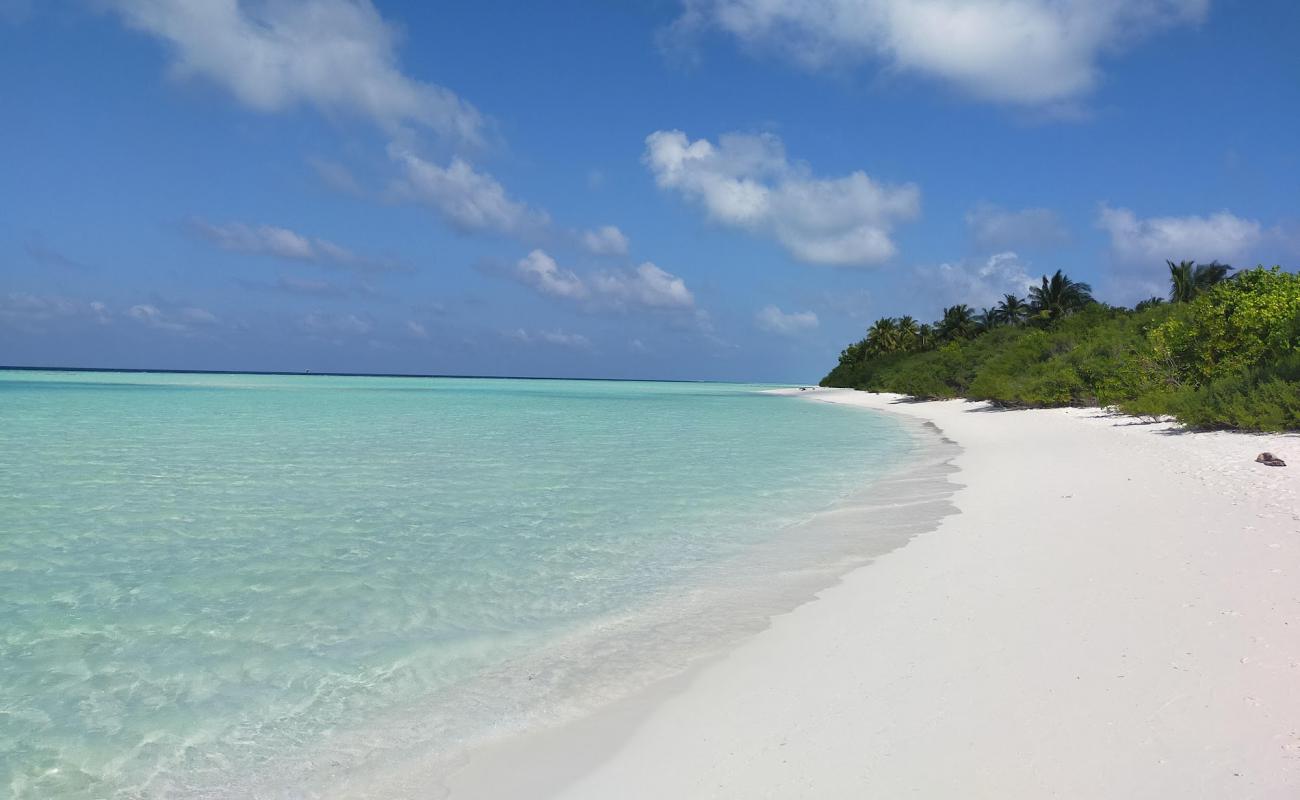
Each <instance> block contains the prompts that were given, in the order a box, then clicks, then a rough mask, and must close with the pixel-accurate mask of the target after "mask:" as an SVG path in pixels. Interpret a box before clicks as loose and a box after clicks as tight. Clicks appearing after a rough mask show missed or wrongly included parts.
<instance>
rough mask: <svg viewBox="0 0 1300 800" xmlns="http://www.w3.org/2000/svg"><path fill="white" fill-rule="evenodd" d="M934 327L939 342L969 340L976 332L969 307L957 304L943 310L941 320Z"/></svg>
mask: <svg viewBox="0 0 1300 800" xmlns="http://www.w3.org/2000/svg"><path fill="white" fill-rule="evenodd" d="M934 327H935V332H936V333H937V334H938V338H939V340H940V341H943V342H951V341H952V340H954V339H969V338H970V337H971V336H974V335H975V332H976V326H975V315H974V314H973V313H971V310H970V306H968V305H966V304H965V303H959V304H957V305H955V306H949V307H947V308H945V309H944V310H943V318H942V319H940V320H939V321H938V322H937V323H935V326H934Z"/></svg>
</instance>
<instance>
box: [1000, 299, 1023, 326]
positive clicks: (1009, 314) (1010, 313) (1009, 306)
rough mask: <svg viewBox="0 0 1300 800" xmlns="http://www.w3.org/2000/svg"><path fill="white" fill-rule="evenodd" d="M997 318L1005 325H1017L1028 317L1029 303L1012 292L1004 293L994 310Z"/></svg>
mask: <svg viewBox="0 0 1300 800" xmlns="http://www.w3.org/2000/svg"><path fill="white" fill-rule="evenodd" d="M996 313H997V315H998V319H999V320H1000V321H1001V322H1002V323H1003V324H1006V325H1019V324H1021V323H1023V322H1024V321H1025V320H1027V319H1029V304H1028V303H1026V302H1025V301H1024V300H1021V299H1020V298H1019V297H1016V296H1015V295H1014V294H1005V295H1003V296H1002V300H1001V301H1000V302H999V303H998V307H997V310H996Z"/></svg>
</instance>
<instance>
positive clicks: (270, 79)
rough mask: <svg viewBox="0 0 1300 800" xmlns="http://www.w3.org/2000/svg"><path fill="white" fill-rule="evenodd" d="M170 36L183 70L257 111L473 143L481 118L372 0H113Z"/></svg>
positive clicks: (144, 25) (175, 61) (174, 64)
mask: <svg viewBox="0 0 1300 800" xmlns="http://www.w3.org/2000/svg"><path fill="white" fill-rule="evenodd" d="M106 2H107V4H108V6H109V7H110V8H112V9H114V10H115V11H116V12H117V14H118V15H119V16H120V17H121V18H122V19H123V20H124V21H125V23H126V24H127V25H128V26H129V27H131V28H134V29H136V30H139V31H142V32H144V33H146V34H149V35H151V36H154V37H156V38H158V39H160V40H162V41H163V42H165V43H166V44H167V45H168V51H169V54H170V56H171V71H172V74H173V75H174V76H176V77H178V78H202V79H205V80H207V81H210V82H212V83H214V84H216V85H218V86H220V87H222V88H224V89H225V90H227V91H229V92H230V93H231V94H233V95H234V96H235V98H237V99H238V100H239V101H240V102H241V103H243V104H244V105H246V106H248V107H250V108H253V109H256V110H258V111H264V112H272V111H281V110H284V109H288V108H292V107H295V106H299V105H308V106H312V107H314V108H316V109H318V110H319V111H322V112H324V113H326V114H329V115H336V114H350V115H355V116H359V117H363V118H367V119H370V120H371V121H373V122H375V123H376V124H378V125H379V126H381V127H382V128H384V129H385V130H387V131H389V132H394V133H395V132H397V131H399V130H401V129H402V128H404V127H409V126H415V127H419V128H422V129H425V130H429V131H432V132H434V133H436V134H437V135H439V136H441V137H443V138H445V139H446V140H448V141H454V142H461V143H475V142H478V141H480V140H481V138H482V129H483V125H484V123H483V118H482V116H481V115H480V114H479V112H478V111H477V110H476V109H475V108H474V107H473V106H471V105H470V104H468V103H466V102H465V101H463V100H461V99H460V98H459V97H457V96H456V94H455V93H454V92H452V91H450V90H448V89H446V88H443V87H441V86H437V85H435V84H431V83H425V82H423V81H418V80H415V79H413V78H410V77H408V76H407V75H405V74H403V72H402V71H401V69H400V68H399V67H398V63H397V52H396V50H397V42H398V38H399V37H398V34H397V32H396V31H395V30H394V29H393V28H392V26H390V25H389V24H388V23H387V22H385V21H384V19H383V17H381V16H380V14H379V12H378V11H376V10H375V7H374V6H373V5H372V4H371V3H370V0H294V1H293V2H290V1H289V0H259V1H257V2H254V1H252V0H201V1H199V0H187V1H186V2H176V1H175V0H106Z"/></svg>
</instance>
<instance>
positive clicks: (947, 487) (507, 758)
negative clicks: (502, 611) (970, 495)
mask: <svg viewBox="0 0 1300 800" xmlns="http://www.w3.org/2000/svg"><path fill="white" fill-rule="evenodd" d="M797 399H804V400H805V401H815V400H816V398H815V397H813V398H806V399H805V398H797ZM862 411H864V412H865V413H868V414H872V413H874V414H884V415H886V416H889V417H890V418H892V419H893V420H895V421H897V422H898V423H899V424H901V425H902V426H904V427H905V428H906V429H907V430H908V432H909V433H910V434H911V435H912V436H913V440H914V442H915V443H916V448H915V450H914V451H913V452H912V453H911V454H910V456H909V458H908V460H907V462H906V465H905V466H903V467H902V468H899V469H897V470H896V471H893V472H891V473H889V474H886V475H883V476H880V477H878V478H876V479H875V480H873V481H872V482H871V483H870V484H868V485H866V486H864V487H862V488H861V489H860V490H858V491H856V492H854V493H853V494H851V495H850V496H848V497H847V498H845V499H844V500H843V501H842V502H840V503H838V504H836V505H835V506H834V507H832V508H829V509H826V510H824V511H822V512H819V513H817V514H816V515H814V516H813V517H811V518H810V519H808V520H807V521H805V522H803V523H801V524H799V525H795V526H791V527H790V528H789V529H787V531H786V532H785V534H784V535H782V536H781V537H779V538H778V539H777V540H774V541H772V542H769V543H765V544H763V545H760V546H758V547H756V548H755V550H754V552H753V553H751V554H749V555H748V556H747V557H746V558H745V559H743V560H742V562H731V563H728V564H724V565H720V566H719V571H720V572H721V571H723V570H726V571H728V572H730V574H731V579H730V580H727V579H724V578H722V577H721V576H720V578H719V582H718V583H717V585H715V586H714V587H713V588H712V590H710V591H707V592H700V593H697V595H698V596H690V597H682V598H677V600H678V602H677V603H675V605H677V606H679V607H678V608H675V609H665V608H662V607H659V608H654V609H643V610H642V612H641V613H640V614H638V615H637V616H638V617H641V618H642V619H641V620H640V621H641V622H643V623H646V622H649V621H650V620H657V622H655V623H654V624H651V625H643V630H641V631H640V633H639V634H637V633H631V634H629V633H628V632H626V631H624V632H615V631H609V632H607V634H608V636H609V638H610V639H611V641H614V640H618V639H621V640H622V642H623V643H625V644H626V643H628V642H633V641H640V640H641V639H642V638H643V637H645V642H642V643H643V644H644V643H646V642H648V643H649V646H650V648H651V651H652V652H650V653H646V652H642V653H639V654H633V658H632V659H630V660H629V661H628V662H627V663H624V662H622V661H620V660H618V659H617V658H611V659H610V661H611V662H612V664H606V665H605V666H603V667H598V668H597V669H596V672H597V674H595V675H592V676H589V677H591V678H592V679H593V681H592V684H591V685H590V686H587V687H584V688H583V689H582V690H581V692H580V694H581V696H582V700H581V702H579V703H576V704H569V705H566V706H565V707H564V708H556V709H552V710H553V711H554V712H556V713H554V715H552V716H547V714H546V713H545V711H544V710H543V712H542V713H540V714H532V715H529V718H528V719H527V720H526V724H524V725H522V726H521V727H517V728H512V729H509V730H502V731H499V732H497V734H496V735H494V736H491V737H489V738H486V739H484V740H481V741H478V742H474V743H473V744H472V745H470V746H469V747H467V748H466V749H463V750H460V751H458V752H456V753H428V752H419V751H410V752H406V753H403V754H401V755H400V756H399V757H397V758H383V759H380V760H377V761H376V762H373V763H371V764H368V765H367V766H366V767H365V768H363V769H360V770H356V769H349V770H347V771H331V770H325V771H324V773H323V774H320V775H317V776H316V778H317V779H319V782H317V781H316V780H313V781H312V785H313V788H312V789H311V790H310V794H311V796H315V797H327V798H344V797H348V798H351V797H372V798H393V797H408V796H422V797H451V798H453V800H456V799H457V798H493V797H500V798H505V797H514V796H529V797H545V796H548V795H550V794H553V793H554V792H556V791H558V790H559V789H561V788H563V787H564V786H565V785H567V784H569V783H571V782H572V781H574V780H577V779H578V778H580V777H581V776H582V775H584V774H586V773H587V772H589V771H590V770H591V769H593V768H595V767H596V766H597V765H598V764H599V763H601V761H602V760H604V758H606V757H607V756H609V755H610V754H612V753H613V752H615V751H616V750H617V749H618V747H620V746H621V745H622V743H623V742H624V741H626V740H627V738H629V737H630V736H631V735H632V733H633V732H634V731H635V730H636V729H637V727H638V726H639V724H640V723H641V722H642V721H643V720H644V719H645V718H646V717H647V716H648V715H649V714H650V713H651V712H652V711H653V709H654V708H655V707H656V705H658V704H659V703H661V702H662V701H664V700H665V699H667V698H669V697H672V696H674V695H676V694H677V693H679V692H681V691H682V690H684V688H685V687H686V686H688V685H689V684H690V682H691V679H692V677H693V676H694V675H696V674H698V672H699V671H700V670H703V669H705V668H706V667H707V666H708V665H709V664H710V663H712V662H714V661H716V660H717V659H720V658H722V657H723V656H725V655H726V654H727V653H729V652H731V651H733V650H734V649H735V648H736V647H738V646H740V645H741V644H742V643H744V642H745V641H747V640H749V639H751V638H752V637H754V636H756V635H758V634H759V633H761V632H762V631H763V630H765V629H766V628H768V627H769V626H770V625H771V621H772V619H773V618H775V617H777V616H781V615H784V614H787V613H789V612H791V611H793V610H794V609H796V608H798V607H799V606H802V605H804V604H806V603H809V602H814V601H815V600H816V599H817V598H818V596H819V595H820V594H821V593H822V592H823V591H825V590H826V589H828V588H831V587H833V586H835V585H838V584H839V583H840V582H841V581H842V580H843V579H844V578H845V576H847V575H848V574H849V573H851V572H854V571H856V570H857V569H860V568H863V567H865V566H867V565H869V564H870V563H871V562H872V561H874V560H875V559H876V558H878V557H879V556H882V555H884V554H886V553H889V552H891V551H893V550H896V549H898V548H901V547H904V546H905V545H906V544H907V543H908V542H909V541H911V540H912V539H913V538H915V537H916V536H919V535H921V534H923V533H927V532H930V531H933V530H935V529H936V528H937V527H938V525H939V523H940V521H941V520H942V519H943V518H944V517H946V516H948V515H950V514H954V513H957V509H956V507H955V506H954V505H953V504H952V503H951V501H950V498H951V496H952V495H953V494H954V493H955V492H956V491H957V490H958V489H959V488H961V485H960V484H959V483H957V482H955V481H954V480H953V476H954V474H955V473H956V472H957V468H956V467H955V466H954V465H953V461H954V459H955V458H956V457H957V456H958V455H959V454H960V452H961V448H960V447H958V446H957V444H956V443H955V442H953V441H952V440H950V439H948V438H946V436H944V434H943V432H942V431H941V430H939V428H938V427H937V426H935V425H934V424H933V423H930V422H922V421H918V420H916V419H914V418H911V417H907V416H904V415H901V414H893V413H890V412H887V411H875V410H868V409H862ZM801 534H802V535H808V538H807V539H803V540H802V541H800V542H799V544H800V547H799V548H798V554H799V555H800V556H801V560H803V559H804V557H806V561H804V563H801V564H797V565H795V566H794V568H791V565H790V564H789V563H788V562H784V561H783V560H782V559H783V558H784V557H785V556H788V555H789V554H790V553H791V552H792V551H791V550H790V546H791V544H792V543H793V542H794V540H796V539H798V538H799V537H800V536H801ZM808 539H815V547H814V548H808V547H807V544H808ZM755 578H761V580H755ZM705 617H712V618H713V622H712V624H710V623H708V622H706V621H705V620H704V619H703V618H705ZM664 620H667V622H665V621H664ZM636 622H637V620H628V624H629V626H631V627H635V626H636ZM636 655H640V656H642V658H640V659H637V658H636V657H635V656H636ZM674 658H675V659H676V661H675V663H673V666H672V668H671V671H670V672H668V674H664V673H663V668H664V665H665V664H666V663H670V662H672V661H673V659H674ZM638 663H640V664H651V665H654V666H653V668H638ZM552 688H553V689H556V690H558V691H561V692H563V691H564V687H552ZM574 688H575V687H568V689H569V690H571V691H572V690H574ZM544 708H545V706H543V707H542V708H541V709H539V710H542V709H544ZM392 755H397V754H392ZM300 788H301V787H300Z"/></svg>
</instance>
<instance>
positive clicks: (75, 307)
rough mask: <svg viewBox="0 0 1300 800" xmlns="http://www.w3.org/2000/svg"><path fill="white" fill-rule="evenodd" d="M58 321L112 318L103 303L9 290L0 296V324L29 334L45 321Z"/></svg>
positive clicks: (102, 322)
mask: <svg viewBox="0 0 1300 800" xmlns="http://www.w3.org/2000/svg"><path fill="white" fill-rule="evenodd" d="M59 320H86V321H89V322H94V323H96V324H99V325H108V324H109V323H111V322H112V317H111V315H110V313H109V310H108V307H107V306H106V305H104V303H102V302H100V301H98V300H94V301H91V302H89V303H87V302H85V301H82V300H75V299H73V298H69V297H62V296H59V295H39V294H32V293H30V292H9V293H7V294H3V295H0V324H5V325H8V326H10V327H14V328H18V329H20V330H23V331H26V332H29V333H40V332H43V331H44V330H45V329H46V325H45V323H49V322H56V321H59Z"/></svg>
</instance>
